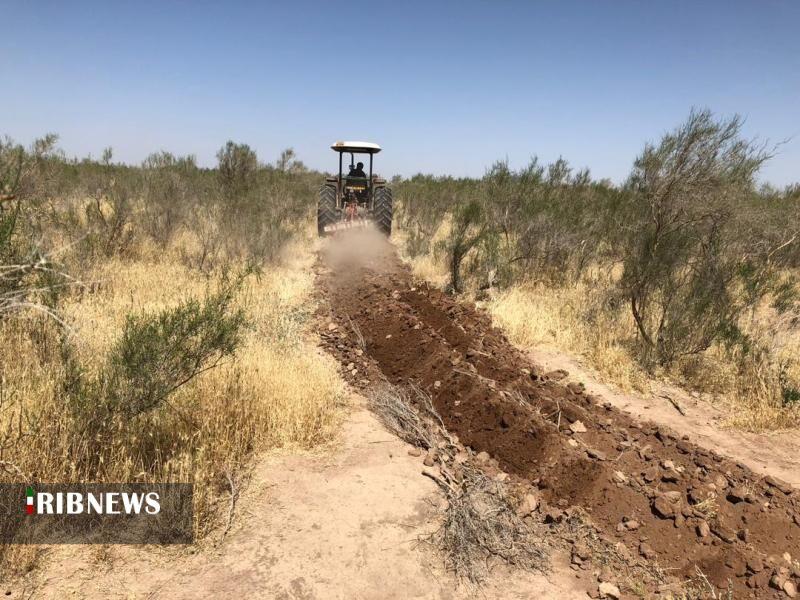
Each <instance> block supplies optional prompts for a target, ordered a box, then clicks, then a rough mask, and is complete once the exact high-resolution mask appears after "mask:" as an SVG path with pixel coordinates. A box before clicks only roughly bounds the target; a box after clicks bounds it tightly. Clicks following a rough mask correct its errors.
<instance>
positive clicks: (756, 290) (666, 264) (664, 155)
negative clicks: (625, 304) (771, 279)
mask: <svg viewBox="0 0 800 600" xmlns="http://www.w3.org/2000/svg"><path fill="white" fill-rule="evenodd" d="M740 129H741V120H740V119H739V118H738V117H734V118H732V119H729V120H714V118H713V115H712V114H711V113H710V112H709V111H700V112H694V111H693V112H692V113H691V114H690V116H689V119H688V120H687V122H686V123H685V124H684V125H682V126H681V127H679V128H678V129H676V130H675V131H674V132H673V133H670V134H668V135H666V136H664V138H663V139H662V141H661V143H660V144H659V145H658V146H652V145H648V146H646V147H645V150H644V152H643V153H642V155H641V156H640V157H639V158H638V159H637V160H636V162H635V164H634V170H633V173H632V175H631V178H630V180H629V182H628V186H629V187H630V188H631V190H632V194H631V195H630V196H628V197H627V205H624V206H622V207H621V213H622V215H624V217H625V221H626V223H627V226H626V229H627V230H628V231H629V235H628V236H627V239H626V243H625V245H624V247H623V254H622V260H623V262H624V269H625V270H624V275H623V278H622V281H621V287H622V289H623V291H624V293H625V294H626V296H627V297H628V299H629V302H630V307H631V312H632V314H633V318H634V320H635V321H636V325H637V327H638V329H639V332H640V334H641V338H642V341H643V342H644V345H645V348H646V351H647V354H648V355H650V356H652V358H654V359H655V360H656V361H657V362H659V363H660V364H670V363H672V362H673V361H674V360H675V359H676V358H678V357H680V356H685V355H689V354H697V353H699V352H702V351H704V350H706V349H708V348H709V347H710V346H711V345H712V344H713V343H714V342H715V341H717V340H724V341H725V342H727V343H741V342H742V341H743V337H742V334H741V332H740V330H739V319H740V317H741V315H742V313H743V312H744V311H746V310H747V309H748V308H749V307H751V306H753V305H754V304H755V303H756V302H758V300H760V298H761V297H763V295H764V294H765V293H766V292H767V291H768V286H766V285H764V283H765V282H766V281H768V279H767V278H766V277H765V273H766V270H767V269H768V268H769V265H768V264H767V262H766V261H765V260H764V257H763V256H760V255H759V253H758V252H757V248H756V247H752V246H751V241H750V240H749V239H747V237H746V235H743V232H746V231H747V229H748V224H747V221H746V218H747V214H746V212H745V211H744V210H743V208H744V206H745V202H746V200H747V199H748V198H749V197H751V196H752V195H753V194H754V193H755V190H754V178H755V175H756V173H757V172H758V170H759V168H760V167H761V165H762V164H763V163H764V162H765V161H766V160H767V159H768V158H769V154H768V153H767V152H765V151H764V149H763V148H760V147H758V146H755V145H754V144H753V143H751V142H748V141H745V140H743V139H741V137H740ZM742 286H744V287H745V288H746V289H747V290H748V291H749V292H750V293H744V294H743V293H741V290H742Z"/></svg>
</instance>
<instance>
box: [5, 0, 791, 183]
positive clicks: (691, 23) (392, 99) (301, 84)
mask: <svg viewBox="0 0 800 600" xmlns="http://www.w3.org/2000/svg"><path fill="white" fill-rule="evenodd" d="M0 24H2V35H0V82H1V83H0V134H5V135H9V136H11V137H12V138H13V139H15V140H16V141H18V142H22V143H25V144H27V143H30V142H31V141H32V140H33V139H34V138H35V137H38V136H41V135H43V134H44V133H47V132H55V133H58V134H59V135H60V146H61V148H62V149H63V150H64V151H65V152H66V153H67V155H69V156H79V157H83V156H87V155H90V154H91V155H92V156H94V157H99V156H100V154H101V152H102V150H103V148H105V147H107V146H111V147H112V148H113V151H114V159H115V160H117V161H122V162H128V163H139V162H141V161H142V160H143V159H144V158H145V157H146V156H147V155H148V154H149V153H151V152H155V151H159V150H168V151H171V152H173V153H175V154H180V155H185V154H194V155H196V156H197V159H198V162H199V163H200V164H201V165H205V166H211V165H213V164H215V154H216V152H217V150H218V149H219V148H220V147H221V146H222V145H223V144H224V143H225V142H226V141H227V140H229V139H232V140H234V141H236V142H243V143H247V144H249V145H250V146H251V147H253V148H254V149H255V150H256V151H257V153H258V156H259V158H260V159H261V160H262V161H274V159H275V158H277V156H278V155H279V153H280V151H281V150H282V149H284V148H286V147H290V146H291V147H293V148H294V149H295V151H296V152H297V154H298V156H299V158H300V159H302V160H303V161H304V162H305V163H306V164H307V165H309V166H311V167H314V168H317V169H321V170H333V169H335V168H336V156H335V154H334V153H333V152H332V151H331V150H330V148H329V147H330V144H331V143H333V142H334V141H336V140H341V139H356V140H366V141H373V142H377V143H379V144H381V145H382V146H383V148H384V151H383V152H382V153H381V154H380V155H378V157H377V158H376V170H377V171H379V172H380V173H381V174H383V175H384V176H392V175H396V174H398V175H404V176H408V175H411V174H414V173H417V172H424V173H434V174H450V175H454V176H480V175H482V174H483V173H484V172H485V170H486V168H487V167H488V166H490V165H491V164H492V163H493V162H495V161H496V160H504V159H507V160H508V161H509V163H510V164H511V166H512V167H515V168H518V167H522V166H524V165H525V164H526V163H527V162H528V161H529V160H530V158H531V157H532V156H533V155H537V156H538V157H539V158H540V160H542V161H545V162H549V161H552V160H555V159H556V158H558V157H559V156H563V157H564V158H566V159H567V160H568V161H569V162H570V164H572V165H573V166H574V167H576V168H582V167H589V168H590V169H591V172H592V174H593V176H594V177H596V178H609V179H611V180H612V181H614V182H621V181H623V180H624V179H625V178H626V176H627V175H628V173H629V172H630V169H631V165H632V162H633V160H634V158H635V157H636V155H637V154H638V153H639V152H641V150H642V148H643V146H644V144H645V143H646V142H648V141H657V140H658V139H659V138H660V136H661V135H663V134H664V133H665V132H667V131H669V130H671V129H673V128H674V127H676V126H677V125H679V124H680V123H681V122H682V121H683V120H684V119H685V118H686V116H687V115H688V113H689V110H690V109H691V108H692V107H700V108H705V107H707V108H710V109H711V110H713V111H714V112H715V113H716V114H718V115H719V116H722V117H727V116H731V115H733V114H736V113H738V114H740V115H742V116H743V117H745V119H746V121H745V127H744V135H745V136H746V137H748V138H750V137H753V138H755V137H757V138H758V139H760V140H762V141H768V142H771V143H778V142H783V143H781V145H780V147H779V148H778V154H777V156H776V157H775V158H773V159H772V160H771V161H770V163H768V165H767V166H766V167H765V168H764V169H763V171H762V175H761V179H762V180H763V181H766V182H769V183H772V184H774V185H777V186H783V185H787V184H789V183H793V182H797V181H800V34H798V24H800V2H797V1H794V0H785V1H778V0H775V1H771V0H765V1H752V2H744V1H739V0H726V1H719V2H712V1H708V2H701V1H695V2H689V1H680V0H676V1H668V2H667V1H665V2H651V1H646V0H635V1H634V0H615V1H612V0H585V1H577V0H565V1H557V0H551V1H549V2H535V1H524V2H510V1H508V2H504V1H501V0H498V1H495V2H489V1H480V2H477V1H471V0H460V1H454V2H436V1H433V0H429V1H427V2H404V1H402V0H394V1H384V0H374V1H371V2H307V1H304V0H292V1H284V2H235V1H229V2H219V1H215V2H204V1H202V0H196V1H194V2H189V1H183V2H177V1H176V2H170V1H167V0H162V1H160V2H149V1H146V0H140V1H137V2H115V1H112V0H103V1H102V2H80V1H79V0H74V1H72V2H52V3H51V2H45V1H23V0H16V1H13V0H0Z"/></svg>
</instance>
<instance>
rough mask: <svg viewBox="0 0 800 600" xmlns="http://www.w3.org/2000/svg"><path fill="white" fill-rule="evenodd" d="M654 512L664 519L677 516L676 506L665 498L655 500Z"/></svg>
mask: <svg viewBox="0 0 800 600" xmlns="http://www.w3.org/2000/svg"><path fill="white" fill-rule="evenodd" d="M653 512H655V513H656V514H657V515H658V516H659V517H661V518H662V519H671V518H672V517H674V516H675V506H674V505H673V504H672V502H670V501H669V500H667V499H666V498H665V497H664V496H656V497H655V499H654V500H653Z"/></svg>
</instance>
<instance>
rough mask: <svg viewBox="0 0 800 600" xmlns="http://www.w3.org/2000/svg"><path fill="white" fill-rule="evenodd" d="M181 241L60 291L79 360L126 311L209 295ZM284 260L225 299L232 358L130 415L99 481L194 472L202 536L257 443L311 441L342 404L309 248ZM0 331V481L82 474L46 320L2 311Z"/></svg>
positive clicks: (94, 354) (98, 356)
mask: <svg viewBox="0 0 800 600" xmlns="http://www.w3.org/2000/svg"><path fill="white" fill-rule="evenodd" d="M184 241H185V240H184ZM181 250H182V249H181V248H180V247H172V248H170V249H169V250H168V251H167V252H164V253H160V254H159V253H157V252H156V251H155V250H154V251H153V252H150V253H142V254H141V255H140V256H139V258H137V259H136V260H133V261H124V260H118V259H111V260H108V261H106V262H103V263H101V264H99V265H97V266H96V267H95V269H94V270H93V282H92V283H91V285H89V286H87V288H86V289H84V290H79V291H76V292H75V293H74V294H73V295H71V296H70V297H69V298H67V300H66V303H65V305H64V306H63V310H62V314H63V316H64V318H65V320H66V321H67V322H68V323H70V324H71V326H72V327H73V328H74V334H73V337H72V338H71V343H72V345H74V346H75V348H76V350H77V353H78V356H79V357H80V362H81V364H84V365H87V367H88V368H89V369H92V368H98V367H99V365H101V364H102V363H103V360H104V358H105V356H106V355H107V353H108V350H109V348H110V347H111V345H112V344H113V343H114V341H115V340H116V339H117V336H118V335H119V333H120V331H121V329H122V326H123V323H124V321H125V318H126V316H127V315H128V314H129V313H131V312H134V313H136V312H141V311H146V312H151V311H158V310H161V309H164V308H168V307H172V306H175V305H176V304H178V303H179V302H180V301H181V300H184V299H186V298H189V297H203V296H204V295H205V294H206V293H207V292H208V290H209V287H210V286H211V283H209V280H207V279H206V278H205V277H204V276H203V275H202V274H199V273H198V272H197V271H193V270H190V269H189V268H187V267H186V266H184V264H183V263H182V262H181V260H180V256H181ZM286 256H287V258H286V260H284V261H283V262H282V263H281V265H280V266H277V267H270V268H268V270H266V271H265V272H264V273H262V274H261V275H259V276H255V275H254V276H250V277H249V278H248V279H247V280H246V281H245V284H244V287H243V289H242V290H241V292H240V293H239V295H238V297H237V304H238V305H239V306H240V307H243V308H244V309H245V310H246V313H247V316H248V320H249V324H250V326H249V328H248V330H247V332H246V334H245V336H244V343H243V345H242V346H241V348H240V349H239V351H238V353H237V357H236V359H235V360H232V361H230V362H228V363H226V364H223V365H221V366H219V367H217V368H216V369H213V370H211V371H209V372H207V373H205V374H203V375H202V376H200V377H198V378H197V379H195V380H193V381H192V382H191V383H190V384H189V385H186V386H184V387H182V388H180V389H179V390H178V391H177V392H176V393H175V394H174V396H173V397H171V398H170V401H169V405H168V406H165V407H163V408H162V409H158V410H156V411H153V412H152V414H149V415H147V416H146V417H145V418H142V419H138V418H137V419H135V420H132V421H131V422H130V423H128V424H127V428H126V430H125V431H119V432H117V434H116V435H115V440H114V445H113V447H109V448H106V449H104V451H105V454H104V455H103V462H104V471H103V472H102V473H101V476H102V480H104V481H192V482H194V483H195V525H196V532H197V533H198V534H199V535H201V536H202V535H204V534H206V533H208V532H209V531H211V530H213V529H214V528H215V527H217V526H218V525H219V524H220V519H221V518H223V517H224V516H223V515H221V514H220V512H221V511H220V510H218V509H217V507H218V505H220V504H221V505H222V506H223V507H224V506H226V503H227V501H228V496H229V495H230V490H229V489H228V488H229V484H228V481H229V478H230V477H231V475H232V474H233V475H235V474H237V473H240V472H242V471H246V470H247V468H248V464H249V462H250V461H251V459H252V456H253V455H254V454H255V453H257V452H261V451H264V450H268V449H271V448H278V447H282V448H285V447H303V448H305V447H311V446H314V445H316V444H319V443H322V442H324V441H326V440H328V439H329V438H330V437H331V435H332V433H333V432H334V431H335V428H336V425H337V423H338V420H339V417H340V414H341V411H340V406H341V405H342V403H343V401H344V398H345V395H344V388H343V384H342V382H341V380H340V378H339V376H338V373H337V369H336V366H335V364H334V363H333V361H332V359H330V358H329V357H327V355H324V354H322V353H321V352H320V351H319V350H318V349H317V347H316V343H315V339H314V337H313V334H312V333H311V330H310V324H309V322H310V319H311V315H312V314H313V306H311V304H310V303H311V298H310V293H311V290H312V287H313V274H312V270H311V264H312V261H313V244H312V243H311V242H310V241H308V240H305V241H301V242H298V243H296V244H295V245H294V246H293V247H292V248H290V249H288V250H287V252H286ZM0 336H2V339H3V344H2V347H0V373H1V374H2V379H1V380H0V386H1V387H0V447H2V449H3V451H2V455H0V458H2V459H3V460H4V461H6V462H7V463H8V465H10V466H7V467H6V468H3V469H0V480H5V481H20V480H26V481H30V480H39V481H53V482H55V481H80V480H84V479H85V478H86V477H87V473H86V472H84V471H83V470H82V466H81V465H83V464H86V463H87V462H90V461H84V460H82V458H83V456H82V453H86V452H90V447H91V444H89V443H87V442H88V441H87V440H83V439H81V436H80V433H79V432H75V431H74V428H71V427H70V423H69V417H68V415H67V411H66V409H65V406H64V400H63V394H62V393H61V391H60V386H61V385H62V382H63V376H64V367H63V362H62V361H61V360H59V343H58V338H59V335H58V331H57V326H56V325H55V324H54V323H53V322H46V321H43V320H42V319H41V318H36V317H35V316H30V317H24V318H18V319H15V320H5V321H2V322H0ZM95 475H96V474H95ZM94 480H95V481H96V480H97V479H96V477H95V478H94ZM223 520H224V519H223Z"/></svg>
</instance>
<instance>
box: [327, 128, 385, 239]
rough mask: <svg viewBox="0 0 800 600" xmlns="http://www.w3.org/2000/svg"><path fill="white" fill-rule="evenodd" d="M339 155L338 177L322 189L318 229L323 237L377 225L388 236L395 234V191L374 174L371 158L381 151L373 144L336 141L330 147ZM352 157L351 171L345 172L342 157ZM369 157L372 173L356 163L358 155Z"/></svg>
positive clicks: (331, 179)
mask: <svg viewBox="0 0 800 600" xmlns="http://www.w3.org/2000/svg"><path fill="white" fill-rule="evenodd" d="M331 149H332V150H333V151H334V152H337V153H338V154H339V175H338V176H337V177H326V178H325V183H324V184H323V185H322V187H321V188H320V190H319V203H318V204H317V230H318V233H319V235H320V236H324V235H327V234H330V233H334V232H336V231H340V230H342V229H352V228H360V227H366V226H368V225H369V224H370V223H371V224H374V225H375V226H376V227H377V228H378V230H379V231H381V232H382V233H383V234H385V235H387V236H388V235H391V233H392V190H391V189H390V188H388V187H386V180H385V179H383V178H381V177H378V176H377V175H373V173H372V159H373V157H374V155H375V154H377V153H378V152H380V151H381V147H380V146H378V144H372V143H370V142H336V143H335V144H333V145H332V146H331ZM344 154H349V155H350V164H349V171H348V173H347V174H344V173H343V172H342V161H343V155H344ZM362 154H364V155H369V173H368V174H367V173H365V172H364V170H363V163H358V164H356V161H355V157H356V156H357V155H362Z"/></svg>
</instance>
